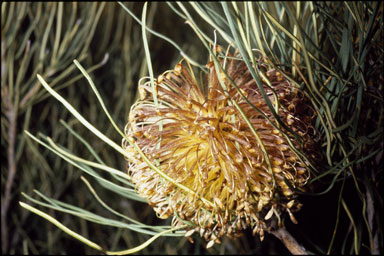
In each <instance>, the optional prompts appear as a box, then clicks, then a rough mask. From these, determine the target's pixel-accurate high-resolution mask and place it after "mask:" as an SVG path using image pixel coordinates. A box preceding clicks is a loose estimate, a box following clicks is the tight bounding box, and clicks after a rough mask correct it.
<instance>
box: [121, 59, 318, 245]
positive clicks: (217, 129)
mask: <svg viewBox="0 0 384 256" xmlns="http://www.w3.org/2000/svg"><path fill="white" fill-rule="evenodd" d="M236 57H237V58H232V57H230V56H227V57H226V58H225V60H224V58H219V60H220V62H221V64H222V65H223V67H224V70H225V71H226V73H227V75H228V76H229V77H230V78H231V80H232V81H233V82H234V83H235V84H236V85H237V86H238V88H239V89H240V91H241V92H242V94H243V95H244V96H245V97H246V98H247V99H248V101H249V102H251V103H252V104H253V105H254V106H256V108H257V109H255V108H254V107H252V106H251V105H250V104H249V103H247V102H246V100H245V99H244V97H243V96H242V95H241V94H240V93H239V91H238V90H237V89H236V88H235V87H234V86H233V85H232V84H231V83H230V81H229V80H228V79H227V78H226V77H225V75H224V73H223V72H219V74H220V75H219V76H220V79H221V80H222V81H223V84H224V88H226V90H224V89H223V86H222V84H220V81H219V79H218V77H217V73H216V69H215V67H214V64H213V62H211V63H209V64H208V65H207V66H208V67H209V75H208V77H207V82H206V83H205V84H203V85H202V88H203V87H204V88H207V90H206V91H207V92H206V94H204V93H203V91H202V90H201V89H200V88H199V85H198V82H197V81H196V78H195V76H194V74H193V71H192V70H191V68H190V67H189V68H187V67H186V66H184V65H183V64H181V63H179V64H177V65H176V67H175V69H174V70H171V71H168V72H166V73H164V74H163V75H161V76H159V78H158V79H157V81H156V82H155V90H156V92H154V91H153V90H152V87H151V84H150V83H149V82H146V83H144V84H140V85H139V91H140V95H141V99H140V100H139V101H138V102H137V103H136V104H135V105H134V106H132V109H131V112H130V115H129V122H128V124H127V126H126V129H125V133H126V135H127V136H128V137H129V138H131V139H133V140H135V141H136V143H137V145H138V147H139V148H140V149H141V150H142V151H143V153H144V154H145V155H146V156H147V157H148V159H149V160H150V161H151V162H152V163H154V164H155V165H156V166H157V167H158V168H159V169H160V170H161V171H162V172H164V173H165V174H166V175H167V176H168V177H170V178H171V179H172V180H173V181H174V182H171V181H169V180H166V179H164V178H163V177H161V176H160V175H159V174H158V173H157V172H156V171H155V170H153V169H151V168H150V167H149V166H148V164H147V163H146V162H145V161H143V159H142V157H141V156H140V154H139V153H138V152H137V150H135V149H134V147H132V146H131V145H130V144H129V143H127V141H126V140H123V147H124V148H125V150H126V151H127V152H129V154H130V155H131V159H135V160H134V161H132V160H131V161H129V162H128V173H129V175H130V176H131V177H132V181H133V182H134V184H135V185H136V189H137V191H138V192H139V193H140V195H141V196H143V197H144V198H146V199H147V200H148V202H149V204H150V205H151V206H152V207H153V208H154V210H155V211H156V213H157V215H158V217H160V218H168V217H169V216H171V215H173V216H174V217H173V221H172V224H173V225H180V224H184V222H188V223H192V224H193V225H194V227H193V226H191V228H190V230H191V229H193V228H195V229H196V230H197V231H198V232H199V233H200V235H201V237H204V238H205V239H206V240H207V241H209V243H208V245H207V247H210V246H212V245H213V244H214V243H215V242H216V243H219V242H220V240H219V238H220V237H222V236H223V235H227V236H229V237H233V236H238V235H241V232H242V229H245V228H247V227H251V228H252V229H253V233H254V234H259V235H260V237H261V239H262V238H263V236H264V230H266V229H268V228H269V225H270V224H269V223H270V222H271V220H272V219H274V218H277V219H280V214H281V213H282V212H288V214H289V216H290V217H291V220H292V221H293V222H296V220H295V218H294V216H293V214H292V212H294V211H295V210H297V209H298V208H300V204H299V202H298V201H297V200H296V199H295V193H294V190H295V189H298V188H301V187H303V186H304V185H305V184H306V182H307V181H308V179H309V171H308V169H307V168H306V164H307V163H305V162H303V161H302V160H300V159H299V158H298V157H297V155H296V154H295V153H294V151H293V150H292V149H291V147H290V146H289V141H291V143H292V145H294V147H295V148H297V149H298V150H300V151H301V152H304V151H308V150H310V149H311V145H312V144H313V143H312V140H311V134H310V132H312V131H313V129H311V125H310V123H311V120H312V119H313V117H314V114H313V113H314V112H313V111H310V108H309V107H308V104H307V103H306V100H305V97H304V96H303V95H302V94H301V93H300V92H299V91H298V90H297V89H296V88H294V87H293V86H292V85H291V83H290V82H289V81H288V80H287V79H286V78H285V77H284V76H283V75H282V74H281V73H279V72H278V71H276V70H275V69H272V68H269V65H268V63H267V62H266V61H265V59H263V58H261V59H260V60H259V61H258V65H259V66H258V67H259V69H260V71H261V72H263V73H264V74H265V76H266V77H267V78H268V80H269V81H270V83H271V85H272V88H273V90H272V89H271V88H270V87H268V86H267V85H266V83H265V84H264V90H265V92H266V94H267V95H268V97H269V99H270V100H271V102H272V103H274V104H276V102H275V99H277V100H278V114H279V116H280V117H281V119H282V120H283V121H284V122H285V123H286V125H287V126H288V127H289V128H290V129H291V130H293V131H294V132H296V133H297V134H298V135H299V136H300V137H301V138H302V139H303V141H304V146H301V145H300V144H299V142H298V141H297V140H295V139H293V136H289V137H285V136H283V134H282V132H281V131H279V130H278V129H276V128H275V127H274V126H273V125H272V124H271V123H275V118H274V117H273V115H272V113H271V111H270V109H269V107H268V106H267V104H266V103H265V100H264V98H263V96H262V95H261V93H260V91H259V89H258V87H257V85H256V82H255V81H254V79H253V78H252V76H251V74H250V72H249V70H248V68H247V66H246V64H245V63H244V62H243V61H242V60H241V59H239V56H237V55H236ZM264 82H266V81H265V80H264ZM264 82H263V83H264ZM273 91H274V92H275V94H273ZM154 93H156V97H155V98H156V99H154V95H153V94H154ZM236 104H237V105H238V107H236V106H235V105H236ZM240 109H241V110H242V112H243V113H244V114H245V116H246V117H247V118H248V120H249V121H250V123H251V124H252V126H253V127H254V129H255V131H256V134H257V136H258V137H259V138H257V136H255V133H254V132H253V131H252V129H251V128H250V126H249V124H248V123H247V121H246V119H245V118H244V116H243V115H242V113H241V111H240ZM262 113H263V114H264V115H265V116H266V117H268V118H269V119H270V121H268V120H267V119H266V118H265V117H264V116H263V115H262ZM175 183H177V184H182V185H183V186H185V187H187V188H188V189H190V190H191V191H194V193H188V191H186V190H183V189H180V187H179V186H177V185H175ZM202 199H204V200H202ZM207 202H210V203H207ZM192 233H193V231H190V232H187V235H188V236H190V235H192Z"/></svg>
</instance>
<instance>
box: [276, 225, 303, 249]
mask: <svg viewBox="0 0 384 256" xmlns="http://www.w3.org/2000/svg"><path fill="white" fill-rule="evenodd" d="M269 233H271V234H272V235H274V236H276V237H277V238H278V239H280V241H281V242H283V244H284V245H285V247H287V249H288V250H289V251H290V252H291V253H292V254H296V255H307V254H308V252H307V250H306V249H305V248H304V247H303V246H302V245H300V244H299V243H298V242H297V241H296V239H295V238H293V236H292V235H291V234H290V233H289V232H288V231H287V230H286V229H285V227H281V228H278V229H277V230H271V231H269Z"/></svg>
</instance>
